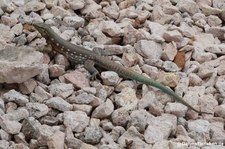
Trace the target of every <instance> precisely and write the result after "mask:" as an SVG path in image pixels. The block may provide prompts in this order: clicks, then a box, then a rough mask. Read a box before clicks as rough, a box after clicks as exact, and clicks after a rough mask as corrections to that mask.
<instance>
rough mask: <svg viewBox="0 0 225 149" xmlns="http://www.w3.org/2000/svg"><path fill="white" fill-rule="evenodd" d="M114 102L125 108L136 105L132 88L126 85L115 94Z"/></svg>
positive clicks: (131, 107)
mask: <svg viewBox="0 0 225 149" xmlns="http://www.w3.org/2000/svg"><path fill="white" fill-rule="evenodd" d="M115 102H116V104H117V105H118V106H120V107H124V108H126V109H127V110H130V109H134V108H135V107H136V106H137V103H138V99H137V97H136V93H135V90H134V89H131V88H129V87H126V88H124V89H122V91H121V92H120V93H119V94H117V95H116V96H115Z"/></svg>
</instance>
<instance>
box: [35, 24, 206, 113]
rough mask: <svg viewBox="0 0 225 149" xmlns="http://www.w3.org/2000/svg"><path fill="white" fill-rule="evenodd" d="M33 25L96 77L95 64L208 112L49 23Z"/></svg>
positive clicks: (49, 42)
mask: <svg viewBox="0 0 225 149" xmlns="http://www.w3.org/2000/svg"><path fill="white" fill-rule="evenodd" d="M33 26H34V27H35V28H36V29H37V30H38V31H39V32H40V33H41V35H42V36H43V37H44V38H45V39H46V41H47V43H48V44H51V45H52V47H53V50H56V51H57V52H59V53H61V54H63V55H64V56H66V57H67V58H68V59H69V60H70V61H73V62H76V63H79V64H84V67H85V68H86V69H87V70H88V71H90V72H91V73H92V74H93V75H94V77H95V75H97V74H98V71H97V69H96V68H95V67H94V66H99V67H101V68H104V69H106V70H111V71H115V72H117V73H118V74H119V75H120V76H122V77H124V78H129V79H132V80H136V81H139V82H142V83H144V84H147V85H151V86H154V87H156V88H158V89H160V90H162V91H163V92H165V93H167V94H169V95H170V96H172V97H174V98H175V100H176V101H178V102H180V103H182V104H183V105H185V106H187V107H188V108H190V109H191V110H193V111H195V112H197V113H200V114H202V113H206V112H201V111H199V110H196V109H195V108H193V107H192V106H191V105H190V104H188V103H187V102H186V101H184V100H183V99H182V98H181V97H179V96H178V95H177V94H176V93H175V92H174V91H173V90H171V89H170V88H168V87H166V86H164V85H162V84H161V83H159V82H157V81H154V80H151V79H149V78H147V77H145V76H143V75H141V74H139V73H137V72H135V71H132V70H131V69H128V68H126V67H124V66H122V65H120V64H117V63H115V62H113V61H111V60H109V59H108V58H106V57H103V56H101V55H99V54H98V53H95V52H92V51H90V50H87V49H85V48H83V47H81V46H77V45H74V44H72V43H70V42H68V41H66V40H64V39H62V38H61V37H60V36H58V35H57V34H56V33H55V32H54V31H53V30H52V29H51V27H50V26H49V25H47V24H44V23H33ZM207 114H208V113H207Z"/></svg>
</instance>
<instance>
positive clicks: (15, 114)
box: [3, 108, 29, 121]
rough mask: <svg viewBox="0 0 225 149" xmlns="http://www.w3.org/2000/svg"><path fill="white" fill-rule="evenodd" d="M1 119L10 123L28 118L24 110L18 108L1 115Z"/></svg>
mask: <svg viewBox="0 0 225 149" xmlns="http://www.w3.org/2000/svg"><path fill="white" fill-rule="evenodd" d="M3 117H4V118H6V119H8V120H10V121H21V120H23V119H25V118H28V117H29V112H28V111H27V109H25V108H19V109H17V110H14V111H11V112H9V113H7V114H5V115H3Z"/></svg>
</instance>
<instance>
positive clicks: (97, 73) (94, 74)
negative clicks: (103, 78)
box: [90, 72, 100, 81]
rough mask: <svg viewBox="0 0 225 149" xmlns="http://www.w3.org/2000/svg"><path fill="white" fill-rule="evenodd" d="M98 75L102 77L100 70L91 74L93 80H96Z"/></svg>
mask: <svg viewBox="0 0 225 149" xmlns="http://www.w3.org/2000/svg"><path fill="white" fill-rule="evenodd" d="M97 77H100V74H99V72H95V73H93V74H92V75H91V78H90V79H91V81H94V80H97Z"/></svg>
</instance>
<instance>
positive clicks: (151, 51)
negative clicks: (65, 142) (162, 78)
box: [134, 40, 162, 59]
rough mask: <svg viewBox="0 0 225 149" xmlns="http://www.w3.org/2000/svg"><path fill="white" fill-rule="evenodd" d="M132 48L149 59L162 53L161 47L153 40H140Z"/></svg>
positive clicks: (157, 57) (158, 56)
mask: <svg viewBox="0 0 225 149" xmlns="http://www.w3.org/2000/svg"><path fill="white" fill-rule="evenodd" d="M134 48H135V49H136V50H137V52H138V53H139V54H141V55H142V56H144V57H146V58H149V59H159V58H160V57H161V54H162V47H161V45H160V44H158V43H156V42H154V41H147V40H140V41H138V42H137V43H136V44H135V45H134Z"/></svg>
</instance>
